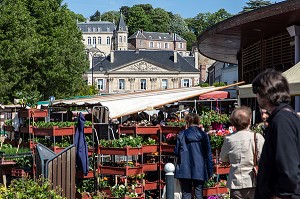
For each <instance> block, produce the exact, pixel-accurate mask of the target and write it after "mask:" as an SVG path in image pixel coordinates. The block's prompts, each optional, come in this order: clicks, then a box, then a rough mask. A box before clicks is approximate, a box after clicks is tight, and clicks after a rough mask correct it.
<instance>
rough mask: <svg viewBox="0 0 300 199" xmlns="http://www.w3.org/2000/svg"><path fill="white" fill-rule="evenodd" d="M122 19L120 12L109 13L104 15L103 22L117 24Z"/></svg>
mask: <svg viewBox="0 0 300 199" xmlns="http://www.w3.org/2000/svg"><path fill="white" fill-rule="evenodd" d="M119 19H120V12H118V11H108V12H105V13H103V14H102V16H101V21H110V22H115V23H117V22H118V21H119Z"/></svg>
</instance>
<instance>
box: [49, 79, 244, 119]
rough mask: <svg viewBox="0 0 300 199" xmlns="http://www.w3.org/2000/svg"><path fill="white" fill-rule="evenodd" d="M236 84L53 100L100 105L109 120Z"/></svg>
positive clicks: (59, 102) (67, 103)
mask: <svg viewBox="0 0 300 199" xmlns="http://www.w3.org/2000/svg"><path fill="white" fill-rule="evenodd" d="M241 83H242V82H240V83H236V84H232V85H228V86H222V87H204V88H202V87H199V86H197V87H188V88H178V89H167V90H159V91H144V92H134V93H128V94H114V95H106V96H95V97H92V98H79V99H68V100H55V101H53V103H52V104H53V105H54V106H59V105H70V106H72V105H73V106H74V105H87V106H88V105H102V106H106V107H108V109H109V112H110V118H118V117H121V116H124V115H129V114H132V113H136V112H140V111H144V110H147V109H149V108H156V107H161V106H163V105H166V104H170V103H173V102H177V101H180V100H184V99H188V98H192V97H195V96H199V95H201V94H204V93H209V92H212V91H216V90H222V89H225V88H228V87H232V86H236V85H239V84H241Z"/></svg>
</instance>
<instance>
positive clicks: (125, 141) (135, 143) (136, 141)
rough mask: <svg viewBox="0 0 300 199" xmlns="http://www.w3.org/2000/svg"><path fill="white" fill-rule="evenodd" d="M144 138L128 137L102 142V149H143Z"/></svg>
mask: <svg viewBox="0 0 300 199" xmlns="http://www.w3.org/2000/svg"><path fill="white" fill-rule="evenodd" d="M142 142H143V138H142V137H141V136H136V137H132V136H127V137H124V138H119V139H115V140H100V145H101V146H102V147H112V148H123V147H125V146H130V147H138V148H140V147H142Z"/></svg>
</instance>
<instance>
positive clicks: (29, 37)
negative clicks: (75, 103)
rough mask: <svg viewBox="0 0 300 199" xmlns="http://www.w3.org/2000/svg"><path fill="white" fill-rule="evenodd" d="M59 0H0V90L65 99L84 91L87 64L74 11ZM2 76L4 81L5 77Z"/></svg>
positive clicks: (6, 95)
mask: <svg viewBox="0 0 300 199" xmlns="http://www.w3.org/2000/svg"><path fill="white" fill-rule="evenodd" d="M61 2H62V1H61V0H48V1H40V0H15V1H13V2H12V1H10V0H2V2H1V5H0V8H1V9H0V68H1V69H0V73H1V74H0V75H1V86H0V95H1V98H2V99H1V100H2V103H4V102H12V101H13V99H14V98H17V97H19V96H20V95H22V96H23V97H26V96H24V95H27V97H28V98H30V97H31V96H40V97H39V98H40V100H47V99H48V98H49V96H52V95H53V96H55V97H56V98H64V97H70V96H74V95H77V94H78V93H79V92H80V85H81V82H82V81H83V80H82V75H83V74H84V72H85V71H86V70H87V69H88V61H87V60H86V54H85V52H84V45H83V43H82V41H81V40H82V35H81V32H80V31H79V29H78V27H77V23H76V20H75V19H74V13H72V12H70V10H68V9H67V7H66V5H61ZM2 81H3V82H2Z"/></svg>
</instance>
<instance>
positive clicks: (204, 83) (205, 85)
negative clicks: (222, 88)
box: [197, 82, 209, 87]
mask: <svg viewBox="0 0 300 199" xmlns="http://www.w3.org/2000/svg"><path fill="white" fill-rule="evenodd" d="M197 86H200V87H208V86H209V84H208V83H206V82H201V83H199V84H198V85H197Z"/></svg>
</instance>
